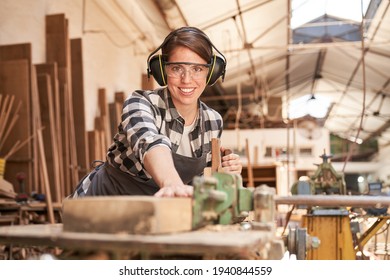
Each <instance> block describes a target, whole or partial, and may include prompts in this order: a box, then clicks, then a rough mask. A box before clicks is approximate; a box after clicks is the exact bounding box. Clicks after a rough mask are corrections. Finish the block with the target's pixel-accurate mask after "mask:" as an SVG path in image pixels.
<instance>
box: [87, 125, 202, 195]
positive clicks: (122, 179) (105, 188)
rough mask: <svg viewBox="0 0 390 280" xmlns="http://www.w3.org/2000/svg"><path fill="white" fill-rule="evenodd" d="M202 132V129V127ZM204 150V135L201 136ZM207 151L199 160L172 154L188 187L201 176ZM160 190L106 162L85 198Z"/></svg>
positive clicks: (98, 171)
mask: <svg viewBox="0 0 390 280" xmlns="http://www.w3.org/2000/svg"><path fill="white" fill-rule="evenodd" d="M202 131H204V127H202ZM201 142H202V143H201V147H202V149H203V148H204V145H203V143H204V135H202V136H201ZM207 153H208V151H202V156H201V157H199V158H193V157H186V156H183V155H179V154H176V153H173V152H172V158H173V163H174V165H175V168H176V170H177V172H178V173H179V176H180V178H181V179H182V181H183V182H184V184H187V185H190V184H191V183H192V179H193V178H194V177H195V176H199V175H201V174H203V170H204V168H205V167H206V164H207V163H206V159H207ZM159 189H160V188H159V187H158V186H157V184H156V183H155V182H154V180H153V179H149V180H147V181H145V180H142V179H140V178H138V177H136V176H132V175H130V174H128V173H126V172H123V171H121V170H118V169H116V168H115V167H112V166H111V165H110V164H109V163H108V162H105V163H104V164H102V165H100V166H98V167H97V171H96V174H95V176H94V177H93V179H92V181H91V184H90V186H89V188H88V191H87V193H86V196H98V195H153V194H155V193H156V192H157V191H158V190H159Z"/></svg>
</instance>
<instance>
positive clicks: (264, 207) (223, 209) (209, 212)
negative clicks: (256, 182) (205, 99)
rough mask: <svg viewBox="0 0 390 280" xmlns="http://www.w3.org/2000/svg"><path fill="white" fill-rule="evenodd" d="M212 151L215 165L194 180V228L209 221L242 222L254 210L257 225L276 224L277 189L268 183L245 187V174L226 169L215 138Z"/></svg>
mask: <svg viewBox="0 0 390 280" xmlns="http://www.w3.org/2000/svg"><path fill="white" fill-rule="evenodd" d="M226 152H227V153H226ZM211 153H212V166H211V168H210V167H209V168H207V170H206V169H205V172H204V176H203V177H201V176H197V177H195V178H194V180H193V186H194V195H193V211H192V212H193V219H192V226H193V229H196V228H199V227H202V226H204V225H207V224H222V225H227V224H232V223H237V222H242V221H244V220H245V218H246V217H248V215H249V211H252V210H254V211H255V223H256V224H257V225H266V224H267V225H269V224H270V223H271V224H272V223H273V222H274V208H275V204H274V203H273V197H272V196H273V194H274V190H271V188H269V187H267V186H259V187H257V188H244V187H243V184H242V177H241V175H239V174H232V173H227V172H224V170H223V168H222V167H221V153H220V142H219V139H212V150H211ZM230 153H232V151H231V150H226V151H225V155H226V154H230ZM261 212H262V213H261ZM265 213H267V214H265Z"/></svg>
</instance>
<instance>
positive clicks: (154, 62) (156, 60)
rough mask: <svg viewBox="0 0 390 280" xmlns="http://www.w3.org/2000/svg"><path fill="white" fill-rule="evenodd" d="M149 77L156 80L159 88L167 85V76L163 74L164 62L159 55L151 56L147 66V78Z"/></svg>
mask: <svg viewBox="0 0 390 280" xmlns="http://www.w3.org/2000/svg"><path fill="white" fill-rule="evenodd" d="M150 75H152V76H153V78H154V79H155V80H156V82H157V83H158V84H159V85H160V86H166V85H167V75H166V74H165V69H164V61H163V58H162V56H161V54H157V55H154V56H152V58H151V59H150V60H149V65H148V77H150Z"/></svg>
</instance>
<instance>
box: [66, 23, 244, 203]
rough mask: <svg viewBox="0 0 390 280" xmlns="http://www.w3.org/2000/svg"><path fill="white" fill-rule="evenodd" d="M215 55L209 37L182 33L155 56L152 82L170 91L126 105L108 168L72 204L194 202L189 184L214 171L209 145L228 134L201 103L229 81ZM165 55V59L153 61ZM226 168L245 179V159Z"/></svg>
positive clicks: (140, 95)
mask: <svg viewBox="0 0 390 280" xmlns="http://www.w3.org/2000/svg"><path fill="white" fill-rule="evenodd" d="M213 48H214V49H216V48H215V47H214V45H213V44H212V43H211V41H210V40H209V39H208V37H207V36H206V35H205V33H203V32H202V31H200V30H199V29H197V28H194V27H183V28H179V29H177V30H175V31H173V32H171V33H170V34H169V35H168V36H167V37H166V39H165V40H164V42H163V43H162V44H161V46H160V47H159V48H157V49H156V50H155V51H154V52H152V54H151V55H150V56H149V58H148V74H149V75H153V77H154V78H155V79H156V81H157V82H158V83H159V84H160V85H162V86H164V87H162V88H158V89H156V90H153V91H142V90H138V91H135V92H133V93H132V94H131V95H130V96H129V97H128V98H127V99H126V101H125V103H124V105H123V111H122V122H121V123H120V125H119V127H118V133H117V134H116V135H115V137H114V143H113V144H112V145H111V147H110V148H109V149H108V153H107V160H106V162H105V163H104V164H102V165H100V166H98V167H97V168H96V169H95V170H94V171H92V172H91V173H90V174H88V175H87V176H86V177H85V178H83V180H82V181H81V182H80V184H79V185H78V187H77V189H76V191H75V192H74V194H73V197H74V198H75V197H79V196H85V195H87V196H90V195H156V196H161V197H172V196H183V197H186V196H192V193H193V188H192V186H190V184H191V181H192V179H193V178H194V177H195V176H200V175H202V174H203V170H204V168H205V167H207V166H210V165H211V139H212V138H220V137H221V133H222V117H221V115H220V114H219V113H218V112H216V111H215V110H213V109H211V108H209V107H208V106H207V105H206V104H204V103H203V102H201V101H200V99H199V98H200V96H201V95H202V93H203V91H204V89H205V88H206V86H207V85H212V84H213V83H215V81H216V80H217V79H218V78H219V77H220V76H222V77H223V75H224V74H225V66H226V60H225V59H224V58H221V57H220V56H216V55H214V54H213ZM160 49H161V53H162V54H161V55H154V54H155V53H157V52H158V51H159V50H160ZM216 50H217V49H216ZM217 52H218V53H219V54H220V55H222V54H221V53H220V52H219V51H218V50H217ZM152 55H154V56H153V57H152ZM222 56H223V55H222ZM223 151H224V148H221V152H223ZM222 167H223V168H224V169H225V171H227V172H233V173H241V169H242V165H241V161H240V158H239V156H238V155H236V154H233V153H232V154H229V155H227V156H224V157H222Z"/></svg>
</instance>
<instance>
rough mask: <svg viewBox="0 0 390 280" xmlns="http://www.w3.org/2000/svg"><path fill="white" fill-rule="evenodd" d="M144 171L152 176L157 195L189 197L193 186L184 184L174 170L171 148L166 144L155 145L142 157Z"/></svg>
mask: <svg viewBox="0 0 390 280" xmlns="http://www.w3.org/2000/svg"><path fill="white" fill-rule="evenodd" d="M144 166H145V169H146V171H147V172H148V173H149V174H150V175H151V176H152V178H153V179H154V181H155V182H156V184H157V185H158V186H159V187H160V190H159V191H158V192H157V193H156V194H155V196H158V197H173V196H180V197H190V196H192V193H193V188H192V187H191V186H189V185H185V184H184V183H183V181H182V180H181V178H180V176H179V173H178V172H177V171H176V168H175V165H174V163H173V159H172V154H171V150H170V149H169V148H168V147H166V146H156V147H153V148H152V149H150V150H149V151H148V152H147V153H146V155H145V158H144Z"/></svg>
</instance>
